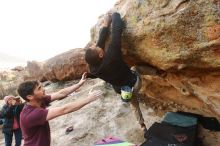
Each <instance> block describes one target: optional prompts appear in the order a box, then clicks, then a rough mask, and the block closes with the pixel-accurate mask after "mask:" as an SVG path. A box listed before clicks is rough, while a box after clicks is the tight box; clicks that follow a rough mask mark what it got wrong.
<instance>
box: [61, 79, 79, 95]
mask: <svg viewBox="0 0 220 146" xmlns="http://www.w3.org/2000/svg"><path fill="white" fill-rule="evenodd" d="M82 85H83V83H81V82H79V83H77V84H74V85H72V86H70V87H67V88H64V89H61V90H60V91H59V92H58V93H59V94H60V95H61V97H60V98H63V97H66V96H67V95H69V94H70V93H72V92H74V91H76V90H77V89H78V88H80V87H81V86H82Z"/></svg>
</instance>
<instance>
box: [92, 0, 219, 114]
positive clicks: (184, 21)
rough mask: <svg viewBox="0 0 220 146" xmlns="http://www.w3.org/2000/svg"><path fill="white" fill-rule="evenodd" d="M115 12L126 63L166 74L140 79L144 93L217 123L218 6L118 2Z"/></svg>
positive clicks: (177, 0) (173, 0) (200, 1)
mask: <svg viewBox="0 0 220 146" xmlns="http://www.w3.org/2000/svg"><path fill="white" fill-rule="evenodd" d="M114 9H115V10H117V11H118V12H119V13H120V14H121V16H122V17H123V19H124V21H125V25H126V26H125V30H124V33H123V38H122V41H123V50H125V51H123V53H124V56H125V60H126V61H127V62H129V63H130V64H139V63H141V64H144V63H148V64H151V65H153V66H155V67H157V68H159V69H162V70H165V71H166V72H167V76H166V77H165V78H160V77H151V76H144V80H145V81H144V83H143V90H142V91H143V93H144V94H146V95H148V96H150V97H153V98H157V99H162V100H165V99H169V100H173V101H175V102H177V103H181V104H185V105H187V106H190V107H195V108H198V109H201V110H202V111H205V112H208V113H212V114H213V115H214V116H217V117H220V90H219V85H220V1H219V0H210V1H206V0H196V1H190V0H163V1H161V0H120V1H119V2H118V3H117V4H116V5H115V8H114ZM100 22H101V21H99V22H98V23H97V25H96V26H95V27H94V28H93V30H92V31H91V33H92V35H91V36H92V40H93V41H94V40H97V35H98V33H97V32H98V31H99V26H100Z"/></svg>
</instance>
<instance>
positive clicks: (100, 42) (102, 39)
mask: <svg viewBox="0 0 220 146" xmlns="http://www.w3.org/2000/svg"><path fill="white" fill-rule="evenodd" d="M108 31H109V30H108V27H106V26H104V27H102V28H101V30H100V33H99V39H98V41H97V43H96V45H97V46H98V47H100V48H102V49H104V48H105V41H106V39H107V36H108Z"/></svg>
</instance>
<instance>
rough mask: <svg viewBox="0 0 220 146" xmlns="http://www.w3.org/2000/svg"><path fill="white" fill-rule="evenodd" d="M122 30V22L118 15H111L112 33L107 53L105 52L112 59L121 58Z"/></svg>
mask: <svg viewBox="0 0 220 146" xmlns="http://www.w3.org/2000/svg"><path fill="white" fill-rule="evenodd" d="M122 30H123V22H122V19H121V16H120V14H119V13H114V14H113V15H112V33H111V35H112V36H111V40H110V43H109V49H108V50H109V51H108V52H107V53H108V54H109V55H110V56H112V57H120V56H121V35H122Z"/></svg>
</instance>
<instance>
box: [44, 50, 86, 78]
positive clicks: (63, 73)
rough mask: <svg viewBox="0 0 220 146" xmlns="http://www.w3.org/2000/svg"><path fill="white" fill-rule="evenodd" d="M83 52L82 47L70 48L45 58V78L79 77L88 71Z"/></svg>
mask: <svg viewBox="0 0 220 146" xmlns="http://www.w3.org/2000/svg"><path fill="white" fill-rule="evenodd" d="M84 54H85V50H84V49H80V48H79V49H72V50H70V51H67V52H65V53H62V54H60V55H57V56H55V57H53V58H51V59H49V60H47V61H46V62H45V64H44V67H43V71H44V76H45V78H46V79H47V80H50V81H62V80H71V79H78V78H80V77H81V75H82V74H83V72H85V71H88V67H87V65H86V62H85V59H84Z"/></svg>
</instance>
